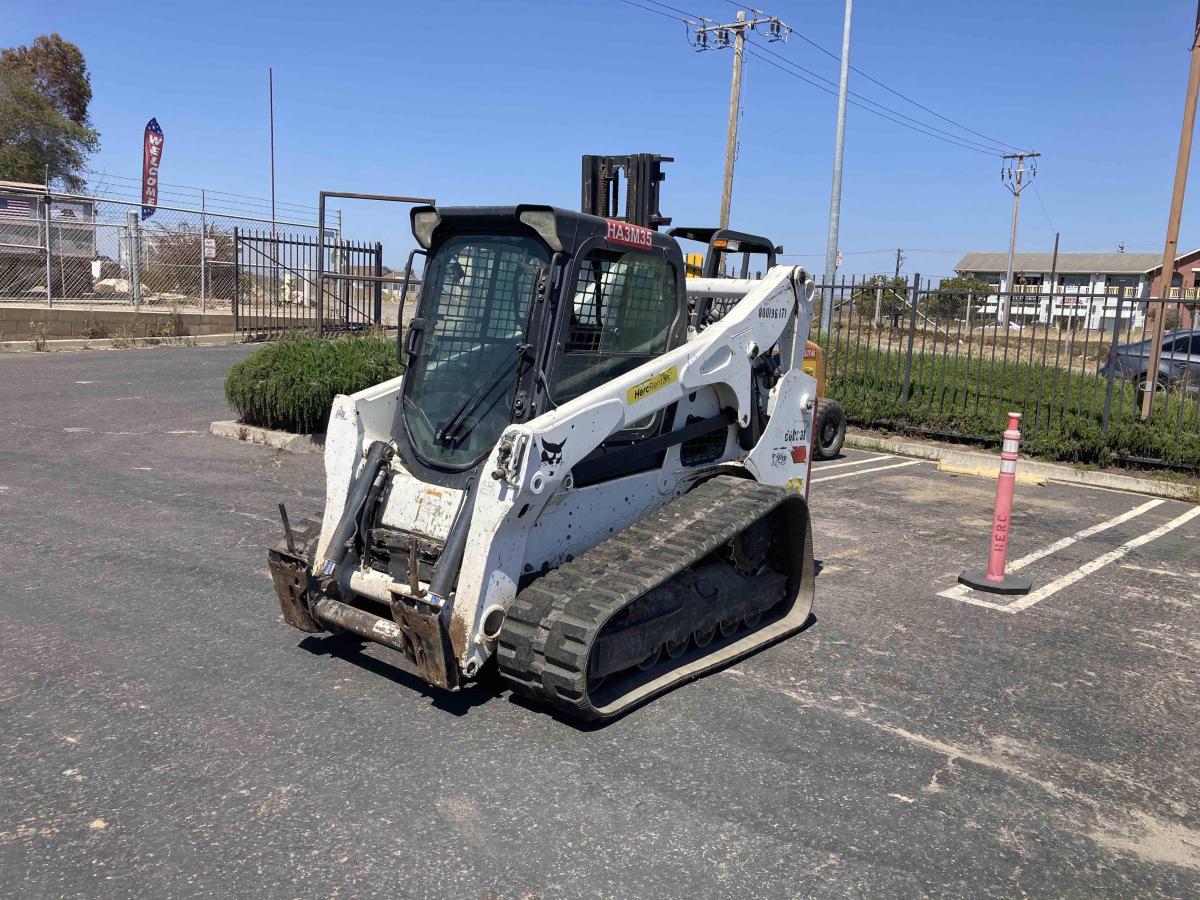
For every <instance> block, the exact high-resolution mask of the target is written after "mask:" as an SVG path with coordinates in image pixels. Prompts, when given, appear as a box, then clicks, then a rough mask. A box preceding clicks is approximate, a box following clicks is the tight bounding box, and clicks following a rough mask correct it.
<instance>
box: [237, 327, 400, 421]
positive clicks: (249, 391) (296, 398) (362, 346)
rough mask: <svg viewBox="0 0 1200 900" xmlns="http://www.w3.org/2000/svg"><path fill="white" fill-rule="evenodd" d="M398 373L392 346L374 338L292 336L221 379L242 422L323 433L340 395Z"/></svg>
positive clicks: (385, 379) (394, 348)
mask: <svg viewBox="0 0 1200 900" xmlns="http://www.w3.org/2000/svg"><path fill="white" fill-rule="evenodd" d="M400 372H401V368H400V365H399V364H398V363H397V362H396V345H395V343H393V342H392V341H391V340H387V339H385V338H382V337H379V336H377V335H367V336H353V337H343V338H337V339H333V340H329V339H326V340H318V339H317V338H312V337H306V336H296V337H288V338H285V339H283V340H280V341H278V342H276V343H274V344H268V345H267V346H266V347H263V348H262V349H261V350H259V351H258V352H257V353H255V354H254V355H252V356H249V357H247V358H246V359H244V360H242V361H241V362H239V363H237V364H236V365H235V366H234V367H233V368H232V369H230V370H229V375H228V376H226V378H225V398H226V399H227V400H228V401H229V403H230V404H231V405H232V406H233V407H234V408H235V409H236V410H237V411H238V416H239V418H240V419H241V421H243V422H245V423H246V424H248V425H259V426H262V427H264V428H279V429H284V430H286V431H294V432H299V433H309V432H316V431H324V430H325V424H326V422H328V420H329V411H330V409H331V408H332V407H333V398H334V397H336V396H337V395H338V394H353V393H355V392H356V391H361V390H363V389H364V388H368V387H370V386H372V385H375V384H379V383H380V382H382V381H387V380H388V379H389V378H395V377H396V376H397V375H399V374H400Z"/></svg>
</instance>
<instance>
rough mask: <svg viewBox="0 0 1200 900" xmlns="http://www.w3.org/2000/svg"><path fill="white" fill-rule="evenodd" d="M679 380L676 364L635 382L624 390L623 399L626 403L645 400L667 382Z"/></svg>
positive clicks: (671, 382)
mask: <svg viewBox="0 0 1200 900" xmlns="http://www.w3.org/2000/svg"><path fill="white" fill-rule="evenodd" d="M678 380H679V369H678V368H677V367H676V366H671V368H669V369H667V370H666V371H663V372H659V373H658V374H657V375H651V376H650V377H649V378H647V379H646V380H645V381H643V382H641V383H640V384H635V385H634V386H633V387H631V388H630V389H629V390H628V391H626V392H625V399H626V401H627V402H628V403H631V404H632V403H637V402H638V401H639V400H645V399H646V398H647V397H649V396H650V395H651V394H653V393H654V392H655V391H660V390H662V389H663V388H665V387H666V386H667V385H668V384H673V383H674V382H676V381H678Z"/></svg>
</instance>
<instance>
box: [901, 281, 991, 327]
mask: <svg viewBox="0 0 1200 900" xmlns="http://www.w3.org/2000/svg"><path fill="white" fill-rule="evenodd" d="M995 291H996V289H995V288H994V287H992V285H990V284H988V283H987V282H986V281H980V280H979V279H978V278H972V277H971V276H969V275H956V276H954V277H953V278H943V279H942V283H941V284H939V285H938V288H937V290H936V291H931V292H930V293H928V294H926V295H925V296H924V297H922V298H921V302H920V303H919V304H918V307H917V308H918V309H920V310H921V312H923V313H924V314H925V315H927V316H929V317H930V318H931V319H961V318H964V317H965V316H966V314H967V301H968V300H970V301H971V302H972V304H973V305H974V306H975V307H976V308H978V306H979V304H980V302H981V301H982V300H983V298H984V297H986V296H987V295H988V294H992V293H995ZM972 298H973V299H972Z"/></svg>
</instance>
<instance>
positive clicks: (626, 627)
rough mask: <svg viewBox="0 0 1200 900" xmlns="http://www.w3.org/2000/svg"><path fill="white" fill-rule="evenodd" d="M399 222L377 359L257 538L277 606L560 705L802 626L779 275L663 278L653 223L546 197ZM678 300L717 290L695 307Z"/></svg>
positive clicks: (795, 388)
mask: <svg viewBox="0 0 1200 900" xmlns="http://www.w3.org/2000/svg"><path fill="white" fill-rule="evenodd" d="M412 225H413V234H414V236H415V237H416V239H417V242H418V243H419V244H420V245H421V247H422V248H424V250H425V252H426V253H427V261H426V265H425V273H424V277H423V279H422V286H421V294H420V300H419V303H418V308H417V313H416V316H415V318H414V319H413V320H412V322H411V323H410V325H409V328H408V330H407V333H406V334H405V336H404V339H403V340H404V348H405V351H406V352H405V365H406V368H405V371H404V374H403V376H402V377H400V378H396V379H394V380H392V381H388V382H385V383H383V384H379V385H377V386H375V387H372V388H369V389H367V390H364V391H361V392H360V393H358V394H355V395H353V396H341V397H338V398H337V400H336V401H335V403H334V406H333V411H332V414H331V416H330V420H329V427H328V432H327V436H326V447H325V473H326V503H325V513H324V516H323V518H322V519H321V520H320V521H316V520H310V521H308V522H306V523H304V524H302V525H299V526H297V527H295V528H292V527H290V526H289V525H288V524H287V522H286V515H285V517H284V518H285V526H284V530H285V535H286V539H285V540H284V541H283V542H282V543H281V544H280V545H279V546H277V547H274V548H272V549H271V551H270V567H271V574H272V578H273V580H274V583H275V588H276V592H277V594H278V597H279V602H280V605H281V607H282V609H283V614H284V618H285V619H286V620H287V622H288V623H290V624H291V625H293V626H295V627H296V628H299V629H301V630H302V631H307V632H321V631H335V632H337V631H342V632H350V633H352V634H354V635H357V636H359V637H361V638H365V639H369V640H372V641H377V642H379V643H381V644H385V645H387V646H389V647H392V648H394V649H397V650H399V651H402V652H403V653H404V654H405V655H406V656H407V657H408V658H409V659H410V660H411V661H412V663H413V665H414V667H415V668H416V670H417V672H418V673H419V674H420V675H421V677H422V678H424V679H425V680H426V681H428V682H429V683H431V684H433V685H437V686H439V687H442V688H446V689H456V688H458V687H460V686H462V685H463V684H464V683H467V682H470V681H472V680H476V679H478V678H480V677H481V674H482V673H484V671H485V666H486V667H489V668H490V667H491V666H492V665H495V666H496V667H497V668H498V671H499V675H500V677H502V678H503V679H504V680H505V681H506V682H507V683H508V684H509V685H511V686H512V688H513V689H514V690H516V691H518V692H520V693H522V694H524V695H527V696H528V697H531V698H534V699H535V700H537V701H540V702H542V703H545V704H548V705H549V706H551V707H553V708H554V709H556V710H558V711H561V712H563V713H565V714H567V715H569V716H573V717H577V718H583V719H604V718H610V717H612V716H615V715H619V714H621V713H623V712H625V711H627V710H629V709H630V708H631V707H633V706H635V705H636V704H638V703H640V702H642V701H644V700H646V699H648V698H650V697H652V696H654V695H656V694H659V693H661V692H663V691H665V690H668V689H670V688H672V687H674V686H676V685H678V684H680V683H682V682H685V681H687V680H690V679H692V678H695V677H697V676H698V675H701V674H702V673H704V672H707V671H710V670H712V669H714V668H716V667H719V666H723V665H727V664H728V663H730V662H732V661H734V660H736V659H739V658H741V657H743V656H745V655H747V654H749V653H752V652H754V651H755V650H757V649H759V648H761V647H764V646H766V645H767V644H770V643H772V642H775V641H778V640H780V639H781V638H784V637H786V636H787V635H790V634H793V633H795V632H796V631H798V630H799V629H801V628H802V627H803V626H804V624H805V623H806V621H807V620H808V618H809V615H810V609H811V606H812V598H813V579H814V570H813V558H812V536H811V529H810V525H809V515H808V507H807V504H806V496H807V487H808V479H809V470H810V465H811V460H812V452H811V449H812V448H811V439H812V431H813V429H812V423H813V410H814V405H815V401H816V394H817V387H816V382H815V380H814V379H813V378H812V377H811V376H810V375H808V374H806V373H805V372H803V371H802V370H801V368H800V363H801V362H802V360H803V355H804V354H803V349H804V346H805V341H806V339H807V337H808V331H809V320H810V314H811V311H812V295H813V285H812V281H811V279H809V278H808V276H806V275H805V273H804V271H803V270H802V269H800V268H798V267H792V266H775V267H773V268H771V269H770V270H769V271H767V272H766V274H765V277H763V278H762V279H761V280H757V281H750V280H745V279H704V278H691V279H687V280H686V281H685V277H684V275H685V271H684V260H683V257H682V254H681V252H680V249H679V245H678V244H677V242H676V241H675V239H674V238H672V237H669V236H667V235H664V234H661V233H659V232H658V231H655V230H652V229H650V228H646V227H640V226H637V225H633V224H630V223H628V222H625V221H619V220H614V219H610V218H609V219H606V218H603V217H599V216H593V215H585V214H582V213H577V212H570V211H566V210H562V209H556V208H552V207H547V206H516V207H457V208H435V207H429V206H427V207H422V208H417V209H414V210H413V212H412ZM689 295H690V297H691V299H692V301H693V305H692V306H690V305H689ZM702 297H708V298H718V299H724V300H731V299H732V300H736V302H735V303H732V304H728V303H726V304H725V305H724V307H725V309H726V311H725V313H724V315H723V316H722V317H721V318H720V319H719V320H717V321H712V320H711V317H709V318H706V319H705V320H704V321H703V322H698V321H696V319H695V317H694V316H692V315H690V310H692V309H693V307H694V305H695V300H697V299H698V298H702ZM402 334H404V332H403V330H402ZM796 348H799V351H798V352H797V349H796ZM774 350H778V351H779V352H773V351H774Z"/></svg>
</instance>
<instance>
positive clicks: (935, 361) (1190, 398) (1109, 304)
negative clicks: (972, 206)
mask: <svg viewBox="0 0 1200 900" xmlns="http://www.w3.org/2000/svg"><path fill="white" fill-rule="evenodd" d="M816 296H817V300H816V302H817V303H818V304H820V303H823V302H832V304H833V313H832V319H831V325H830V328H829V329H828V330H825V331H822V330H820V327H819V325H817V323H819V322H820V321H821V319H820V316H819V315H817V314H815V315H814V316H813V322H814V326H815V327H816V328H817V331H816V333H815V334H814V339H815V340H816V341H817V342H818V343H820V344H821V345H822V347H823V348H824V350H825V354H826V360H827V362H826V371H827V383H828V391H829V393H830V395H831V396H833V397H835V398H836V399H838V400H839V401H840V402H841V403H842V404H843V406H844V407H845V408H846V412H847V415H848V417H849V418H850V420H851V421H852V422H855V423H856V424H859V425H863V426H868V427H871V426H875V427H884V428H888V429H894V430H897V431H905V432H914V433H919V434H925V435H928V436H932V437H942V438H949V439H954V440H966V441H979V442H986V443H995V441H996V440H997V439H998V438H997V436H998V435H999V434H1000V433H1001V432H1002V431H1003V429H1004V424H1005V415H1006V413H1007V412H1008V411H1009V410H1017V411H1020V412H1022V413H1023V415H1024V420H1023V423H1022V432H1023V434H1024V436H1025V443H1026V444H1027V445H1028V446H1029V447H1030V448H1032V449H1034V450H1035V451H1040V452H1044V453H1045V454H1047V455H1056V456H1058V457H1059V458H1066V459H1074V460H1077V461H1081V462H1099V463H1105V462H1109V461H1111V460H1112V459H1114V458H1115V459H1117V460H1125V461H1129V462H1135V463H1140V464H1158V465H1167V466H1173V467H1179V468H1184V469H1195V468H1200V318H1198V317H1200V304H1198V303H1197V302H1195V301H1186V300H1182V301H1181V300H1175V299H1160V298H1149V297H1140V298H1135V297H1128V296H1126V292H1125V291H1124V290H1121V289H1117V291H1116V293H1110V292H1109V291H1108V290H1103V291H1101V292H1095V293H1083V292H1080V291H1077V290H1071V291H1069V292H1065V291H1062V289H1056V290H1055V291H1054V292H1053V293H1051V292H1049V290H1048V289H1047V290H1045V291H1043V292H1041V293H1032V292H1028V291H1026V290H1017V291H1012V292H1004V293H1001V292H998V291H996V290H995V289H994V288H990V287H988V286H986V285H981V286H980V289H979V290H963V289H960V288H956V287H953V286H948V287H945V288H943V287H942V286H941V285H940V284H937V283H934V282H933V281H929V280H925V281H922V280H921V279H920V277H919V276H917V277H915V278H913V279H911V280H909V281H895V282H894V281H893V280H892V279H891V278H885V279H880V278H871V277H866V278H850V279H846V280H843V281H841V282H838V283H837V284H834V285H832V286H827V285H823V286H820V287H819V288H818V290H817V295H816ZM1151 307H1153V308H1155V309H1156V310H1158V311H1160V312H1161V313H1162V314H1164V315H1165V316H1166V327H1167V337H1166V339H1165V341H1164V344H1163V362H1162V365H1161V366H1160V368H1159V370H1158V371H1157V372H1149V371H1147V365H1148V360H1149V350H1148V346H1149V345H1148V340H1147V339H1148V338H1149V334H1148V333H1147V332H1146V330H1145V329H1146V327H1147V321H1148V320H1147V309H1148V308H1151ZM1006 309H1007V319H1006V320H1005V319H1004V312H1005V310H1006ZM1191 328H1196V329H1197V331H1196V332H1195V333H1192V332H1190V331H1189V330H1188V329H1191ZM1149 390H1153V391H1155V394H1154V398H1155V399H1154V409H1153V412H1152V415H1151V417H1150V419H1149V420H1148V421H1145V422H1143V421H1142V420H1141V418H1140V405H1141V399H1142V394H1143V392H1144V391H1149Z"/></svg>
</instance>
